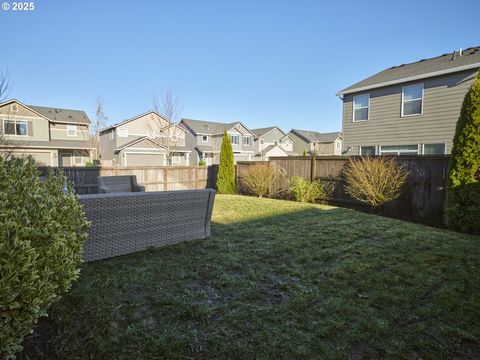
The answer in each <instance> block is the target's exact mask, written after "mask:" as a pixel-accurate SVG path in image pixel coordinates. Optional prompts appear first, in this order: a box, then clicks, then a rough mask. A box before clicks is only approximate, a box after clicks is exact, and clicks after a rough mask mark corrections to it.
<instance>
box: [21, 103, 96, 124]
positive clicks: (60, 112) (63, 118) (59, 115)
mask: <svg viewBox="0 0 480 360" xmlns="http://www.w3.org/2000/svg"><path fill="white" fill-rule="evenodd" d="M27 106H28V107H29V108H30V109H32V110H35V111H36V112H38V113H39V114H40V115H42V116H45V117H46V118H47V119H50V120H51V121H53V122H59V123H78V124H90V119H89V118H88V116H87V114H85V111H82V110H72V109H60V108H52V107H45V106H36V105H27Z"/></svg>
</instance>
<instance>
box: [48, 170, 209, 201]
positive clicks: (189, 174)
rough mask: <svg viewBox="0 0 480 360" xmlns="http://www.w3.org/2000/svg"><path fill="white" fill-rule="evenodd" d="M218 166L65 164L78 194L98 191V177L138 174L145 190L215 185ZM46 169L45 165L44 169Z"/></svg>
mask: <svg viewBox="0 0 480 360" xmlns="http://www.w3.org/2000/svg"><path fill="white" fill-rule="evenodd" d="M217 168H218V166H217V165H213V166H145V167H138V166H135V167H63V168H53V170H54V171H56V172H62V173H63V174H64V175H65V176H66V177H67V178H68V179H69V180H70V181H72V182H73V184H74V186H75V191H76V193H77V194H80V195H84V194H96V193H97V192H98V182H97V177H98V176H120V175H135V176H136V177H137V182H138V183H139V184H141V185H143V186H145V190H146V191H166V190H190V189H205V188H211V189H215V188H216V182H217V171H218V169H217ZM41 169H43V170H46V168H41Z"/></svg>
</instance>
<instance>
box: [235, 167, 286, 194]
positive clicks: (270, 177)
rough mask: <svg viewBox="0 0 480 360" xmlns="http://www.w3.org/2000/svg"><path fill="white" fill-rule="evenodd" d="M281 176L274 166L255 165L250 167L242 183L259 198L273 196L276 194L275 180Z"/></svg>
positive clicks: (277, 168)
mask: <svg viewBox="0 0 480 360" xmlns="http://www.w3.org/2000/svg"><path fill="white" fill-rule="evenodd" d="M280 175H281V171H280V169H279V167H278V166H276V165H274V164H255V165H252V166H250V167H249V168H248V169H247V171H246V173H245V175H244V176H243V178H242V183H243V184H244V185H245V186H246V187H247V188H248V189H249V190H250V191H251V192H252V193H254V194H255V195H257V196H258V197H263V196H265V195H269V196H272V195H274V193H275V189H274V185H275V180H277V179H278V177H279V176H280Z"/></svg>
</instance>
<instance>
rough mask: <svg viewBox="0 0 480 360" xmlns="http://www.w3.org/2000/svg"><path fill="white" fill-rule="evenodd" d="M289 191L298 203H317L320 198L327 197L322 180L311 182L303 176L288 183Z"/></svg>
mask: <svg viewBox="0 0 480 360" xmlns="http://www.w3.org/2000/svg"><path fill="white" fill-rule="evenodd" d="M288 190H289V192H290V194H292V195H293V197H294V198H295V200H296V201H300V202H315V200H317V199H318V198H319V197H320V196H325V191H324V190H323V186H322V183H321V182H320V180H316V181H314V182H310V181H308V180H305V179H304V178H303V177H301V176H292V177H291V178H290V179H289V181H288Z"/></svg>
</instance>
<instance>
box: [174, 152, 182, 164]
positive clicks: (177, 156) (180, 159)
mask: <svg viewBox="0 0 480 360" xmlns="http://www.w3.org/2000/svg"><path fill="white" fill-rule="evenodd" d="M181 161H182V155H178V154H173V155H172V162H173V163H174V164H180V162H181Z"/></svg>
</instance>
